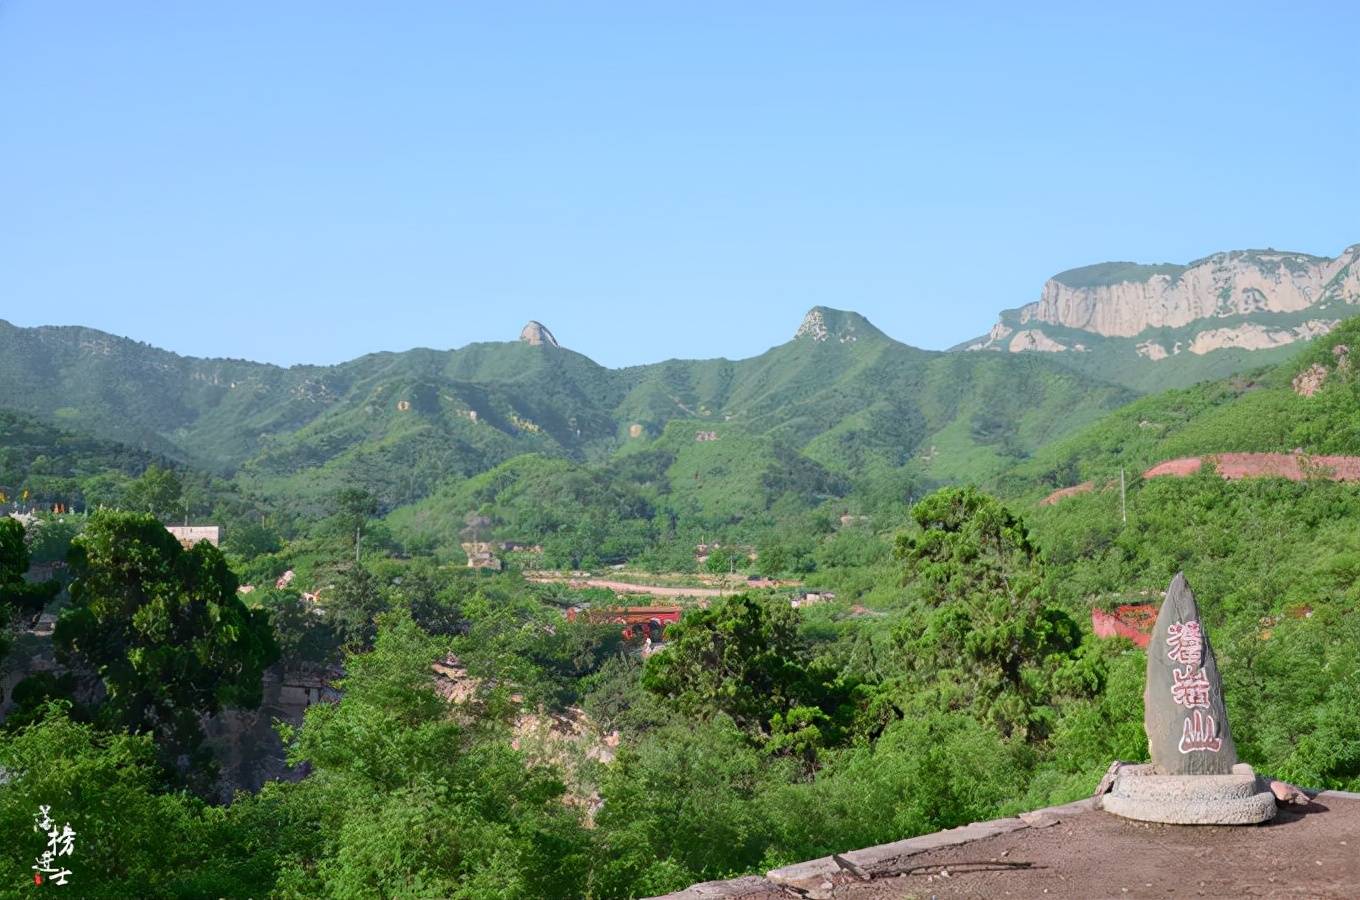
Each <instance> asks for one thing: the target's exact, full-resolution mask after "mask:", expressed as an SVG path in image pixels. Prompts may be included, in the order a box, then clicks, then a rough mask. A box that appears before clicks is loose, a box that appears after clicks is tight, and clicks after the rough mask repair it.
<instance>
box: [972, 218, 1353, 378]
mask: <svg viewBox="0 0 1360 900" xmlns="http://www.w3.org/2000/svg"><path fill="white" fill-rule="evenodd" d="M1357 303H1360V244H1356V245H1354V246H1352V247H1348V248H1347V249H1346V250H1345V251H1344V252H1343V253H1342V254H1341V255H1340V256H1338V257H1336V258H1335V259H1327V258H1325V257H1318V256H1308V255H1306V254H1301V253H1286V252H1280V251H1274V250H1239V251H1232V252H1228V253H1216V254H1214V255H1213V256H1210V257H1207V258H1205V259H1202V260H1198V261H1196V262H1193V263H1190V264H1189V265H1186V266H1176V265H1160V266H1140V265H1136V264H1133V263H1104V264H1101V265H1097V266H1088V267H1086V268H1082V269H1073V270H1071V271H1068V272H1063V273H1061V274H1059V275H1056V276H1054V277H1053V278H1050V279H1049V280H1048V282H1047V283H1046V284H1045V285H1044V287H1043V290H1042V292H1041V293H1040V296H1039V299H1038V300H1036V301H1034V302H1033V303H1029V304H1026V305H1025V306H1022V307H1020V309H1018V310H1013V311H1012V312H1010V313H1008V314H1005V315H1003V318H1002V321H1001V322H998V323H997V325H996V326H995V327H993V329H992V331H991V333H989V334H988V335H987V337H985V338H982V339H980V340H978V341H976V342H974V343H972V344H970V345H969V346H968V348H967V349H969V350H987V349H999V350H1010V351H1012V352H1015V351H1019V350H1048V351H1055V350H1070V349H1075V348H1074V346H1072V344H1071V343H1070V342H1068V343H1062V342H1060V341H1058V340H1054V339H1052V337H1051V336H1045V337H1044V338H1043V339H1042V340H1039V339H1037V335H1040V334H1042V331H1040V330H1039V328H1038V326H1041V325H1045V324H1047V325H1053V326H1059V327H1061V328H1069V329H1078V330H1081V331H1086V332H1090V333H1092V334H1098V335H1102V336H1104V337H1119V338H1131V337H1134V336H1137V335H1140V334H1142V333H1143V332H1144V331H1147V330H1148V329H1154V328H1183V327H1186V326H1194V325H1196V324H1197V323H1200V322H1203V324H1204V326H1205V328H1206V331H1205V332H1204V333H1203V334H1202V336H1201V337H1197V338H1196V339H1195V340H1194V341H1193V342H1192V343H1190V344H1189V346H1188V347H1187V349H1189V351H1190V352H1193V353H1204V352H1208V351H1209V350H1212V349H1217V348H1218V347H1231V346H1236V347H1247V348H1255V347H1268V346H1278V345H1279V344H1280V343H1288V342H1290V341H1293V340H1301V339H1304V338H1308V337H1313V336H1315V335H1316V334H1318V333H1322V332H1325V331H1327V330H1329V329H1330V328H1331V327H1332V326H1333V325H1334V324H1335V322H1336V319H1337V317H1335V316H1333V317H1326V318H1324V317H1321V316H1320V317H1319V318H1318V319H1316V320H1312V321H1309V322H1308V323H1307V324H1306V326H1301V327H1299V328H1296V329H1292V330H1291V329H1278V328H1277V329H1266V328H1262V327H1248V328H1241V327H1239V328H1219V329H1217V332H1216V333H1215V332H1213V331H1210V330H1209V329H1210V327H1211V326H1212V325H1213V320H1214V319H1222V318H1227V317H1230V316H1250V315H1253V314H1257V313H1298V312H1301V311H1304V310H1310V309H1313V308H1321V307H1328V308H1333V307H1335V306H1337V305H1339V304H1357ZM1340 315H1341V316H1344V315H1346V313H1345V312H1344V311H1342V312H1341V313H1340ZM1026 331H1028V332H1030V334H1031V335H1034V336H1035V338H1028V339H1025V340H1020V341H1017V340H1016V339H1015V338H1012V337H1011V335H1012V333H1015V332H1019V333H1020V334H1024V333H1025V332H1026ZM1007 338H1010V340H1007ZM1140 352H1142V353H1143V355H1145V356H1147V357H1149V358H1152V359H1158V358H1164V356H1165V355H1169V354H1174V353H1175V352H1176V350H1174V349H1173V348H1171V347H1166V348H1161V347H1160V346H1157V347H1153V346H1151V345H1148V346H1147V347H1146V349H1143V348H1140Z"/></svg>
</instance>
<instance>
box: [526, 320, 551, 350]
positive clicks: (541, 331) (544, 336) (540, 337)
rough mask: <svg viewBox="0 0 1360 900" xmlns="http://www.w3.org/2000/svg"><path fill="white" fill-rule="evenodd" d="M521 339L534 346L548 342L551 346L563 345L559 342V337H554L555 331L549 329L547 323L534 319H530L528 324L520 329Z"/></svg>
mask: <svg viewBox="0 0 1360 900" xmlns="http://www.w3.org/2000/svg"><path fill="white" fill-rule="evenodd" d="M519 339H520V340H521V341H523V342H524V343H526V344H529V345H531V346H534V347H537V346H540V345H543V344H547V345H548V346H549V347H560V346H561V344H559V343H557V338H555V337H553V333H552V332H551V331H549V330H548V327H547V326H546V325H544V324H543V323H541V322H535V321H533V320H530V322H529V324H528V325H525V326H524V327H523V328H522V329H520V332H519Z"/></svg>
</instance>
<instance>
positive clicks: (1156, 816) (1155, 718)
mask: <svg viewBox="0 0 1360 900" xmlns="http://www.w3.org/2000/svg"><path fill="white" fill-rule="evenodd" d="M1147 654H1148V661H1147V681H1146V683H1145V686H1144V688H1143V728H1144V730H1145V731H1146V732H1147V737H1148V752H1149V755H1150V756H1151V758H1152V763H1151V765H1141V766H1123V767H1121V768H1120V769H1119V770H1118V773H1117V774H1116V776H1115V779H1114V786H1113V788H1112V789H1111V791H1110V793H1109V794H1108V795H1107V796H1106V797H1105V798H1104V807H1105V809H1106V810H1107V811H1108V812H1112V813H1115V814H1116V815H1120V816H1124V817H1125V818H1129V819H1139V820H1142V821H1145V822H1169V823H1173V824H1179V825H1249V824H1254V823H1257V822H1264V821H1266V820H1268V819H1271V818H1273V817H1274V816H1275V795H1274V794H1272V793H1271V791H1270V788H1269V787H1268V786H1267V785H1265V784H1264V783H1263V782H1261V780H1260V779H1258V778H1257V777H1256V773H1255V772H1253V771H1252V769H1251V766H1248V765H1245V764H1242V763H1239V762H1238V761H1237V749H1236V747H1235V746H1234V745H1233V739H1232V730H1231V729H1230V728H1229V727H1228V710H1227V708H1226V707H1225V706H1224V705H1223V681H1222V679H1221V678H1220V677H1219V674H1218V663H1217V661H1216V660H1215V659H1214V651H1213V648H1212V647H1211V646H1210V645H1209V636H1208V634H1207V633H1206V632H1205V630H1204V626H1203V623H1202V622H1201V620H1200V615H1199V607H1198V606H1197V605H1196V604H1195V595H1194V593H1192V592H1191V590H1190V585H1189V584H1187V583H1186V581H1185V575H1184V573H1177V575H1176V577H1175V578H1173V579H1172V580H1171V586H1170V587H1168V588H1167V591H1166V600H1165V602H1163V603H1162V610H1161V613H1160V614H1159V615H1158V616H1157V624H1156V625H1155V626H1154V628H1153V631H1152V638H1151V640H1149V641H1148V646H1147Z"/></svg>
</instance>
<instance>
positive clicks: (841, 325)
mask: <svg viewBox="0 0 1360 900" xmlns="http://www.w3.org/2000/svg"><path fill="white" fill-rule="evenodd" d="M886 337H887V335H885V334H884V333H883V332H881V331H879V330H878V329H877V328H875V327H874V326H873V325H872V324H870V322H869V320H868V319H866V318H864V317H863V316H861V315H860V314H859V313H857V312H849V311H847V310H842V309H831V308H830V307H827V306H814V307H812V309H810V310H808V312H807V315H805V316H803V324H801V325H799V326H798V330H797V331H795V332H794V333H793V339H794V340H802V339H807V340H810V341H813V342H814V343H818V344H820V343H823V342H826V341H831V342H835V343H840V344H853V343H854V342H856V341H862V340H865V339H871V338H886Z"/></svg>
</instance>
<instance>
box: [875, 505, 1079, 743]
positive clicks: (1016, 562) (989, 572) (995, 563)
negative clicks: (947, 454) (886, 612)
mask: <svg viewBox="0 0 1360 900" xmlns="http://www.w3.org/2000/svg"><path fill="white" fill-rule="evenodd" d="M912 518H913V519H914V520H915V521H916V524H917V525H918V526H919V527H920V531H919V532H917V533H914V534H905V535H902V536H901V537H900V538H899V539H898V544H897V552H898V555H899V556H900V557H901V558H902V559H903V560H904V561H905V562H906V566H907V573H908V575H909V577H910V578H912V579H913V583H914V586H915V588H916V590H917V592H918V594H919V602H920V606H921V609H920V613H919V614H918V615H909V616H907V617H905V618H904V619H903V620H902V624H901V625H900V626H899V628H898V630H897V631H896V633H895V638H896V640H897V644H898V647H899V650H900V651H902V652H903V653H904V654H905V658H904V667H905V668H906V669H909V670H910V677H911V678H912V679H913V680H916V681H918V682H919V681H920V680H921V679H922V678H924V679H925V680H927V681H929V682H930V683H931V684H932V685H933V687H934V688H935V690H936V691H937V692H938V694H939V696H938V697H937V700H940V701H942V702H944V703H946V704H948V705H949V706H951V707H954V708H964V709H970V710H972V711H974V712H975V713H976V714H977V715H979V716H981V717H984V718H986V719H989V720H991V721H992V722H994V723H995V724H996V725H997V726H998V727H1000V728H1001V730H1002V732H1003V733H1006V734H1009V733H1011V732H1012V731H1015V730H1017V729H1018V730H1020V731H1021V732H1022V733H1042V732H1043V731H1044V730H1045V729H1046V727H1047V725H1046V721H1045V720H1046V719H1047V717H1048V716H1049V715H1050V714H1051V710H1046V709H1043V706H1044V704H1046V703H1047V701H1048V699H1049V696H1050V695H1051V693H1052V684H1051V682H1052V678H1053V675H1054V673H1055V672H1056V670H1057V668H1058V667H1059V666H1060V665H1061V664H1062V662H1063V661H1064V660H1065V659H1067V658H1068V656H1069V655H1070V654H1071V652H1072V651H1073V650H1074V649H1075V648H1076V646H1077V645H1078V644H1079V642H1080V637H1081V635H1080V631H1079V630H1078V628H1077V626H1076V623H1075V622H1073V621H1072V619H1071V618H1070V617H1068V616H1067V614H1066V613H1064V612H1063V611H1062V610H1060V609H1058V608H1057V607H1056V606H1053V605H1051V604H1050V602H1049V597H1048V594H1047V589H1046V586H1045V584H1044V581H1043V570H1042V564H1041V561H1040V557H1039V551H1038V548H1037V547H1036V546H1035V545H1034V543H1033V542H1032V541H1031V540H1030V536H1029V531H1028V529H1027V528H1026V527H1025V524H1024V522H1022V521H1021V520H1020V519H1018V518H1017V517H1016V516H1015V515H1014V514H1012V513H1011V512H1010V510H1008V509H1007V508H1006V507H1004V506H1003V505H1001V504H1000V503H999V502H997V501H996V500H995V499H993V498H992V497H989V496H988V495H986V494H984V493H982V492H981V491H978V490H977V489H976V488H972V487H967V488H946V489H944V490H941V491H937V492H936V493H934V494H931V495H930V496H928V497H926V498H925V499H924V500H922V501H921V502H920V503H918V504H916V506H914V507H913V508H912Z"/></svg>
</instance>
